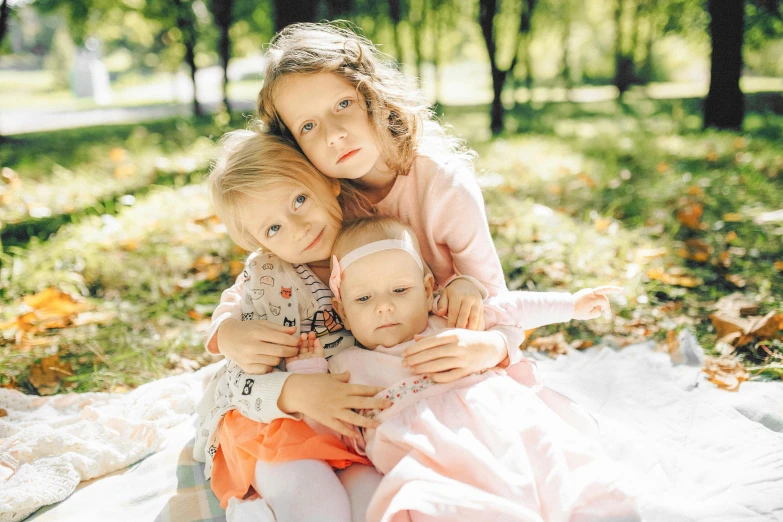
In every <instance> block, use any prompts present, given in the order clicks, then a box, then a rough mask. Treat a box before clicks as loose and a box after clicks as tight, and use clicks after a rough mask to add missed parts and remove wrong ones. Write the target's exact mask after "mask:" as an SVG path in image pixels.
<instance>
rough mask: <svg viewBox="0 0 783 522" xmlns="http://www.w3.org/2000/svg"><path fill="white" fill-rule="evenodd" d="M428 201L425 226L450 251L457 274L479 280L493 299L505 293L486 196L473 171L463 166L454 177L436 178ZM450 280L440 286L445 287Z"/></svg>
mask: <svg viewBox="0 0 783 522" xmlns="http://www.w3.org/2000/svg"><path fill="white" fill-rule="evenodd" d="M426 199H427V201H426V202H425V205H426V207H427V211H426V212H427V215H426V216H425V219H426V221H427V224H426V226H427V228H428V229H429V231H430V232H431V234H432V237H433V239H434V240H435V242H436V243H437V244H439V245H444V246H445V247H447V248H448V250H449V251H450V253H451V256H452V259H453V262H454V272H455V273H456V274H457V275H463V274H464V275H468V276H471V277H474V278H476V279H477V280H478V281H479V282H481V284H483V285H484V286H485V287H486V288H487V290H488V291H489V295H490V296H493V295H497V294H498V293H500V292H501V291H504V290H506V288H507V287H506V280H505V278H504V276H503V268H502V267H501V266H500V259H499V258H498V254H497V251H496V250H495V245H494V244H493V242H492V236H491V235H490V233H489V224H488V222H487V215H486V211H485V209H484V197H483V196H482V195H481V188H480V187H479V185H478V182H476V178H475V176H474V174H473V171H472V169H471V168H469V167H467V166H464V167H460V168H459V169H456V170H455V172H453V174H452V175H448V174H445V173H439V174H438V175H436V176H434V178H433V180H432V184H431V186H430V190H429V191H428V194H427V195H426ZM449 281H450V280H449ZM449 281H439V282H438V283H439V284H441V285H443V286H445V285H446V284H447V283H448V282H449Z"/></svg>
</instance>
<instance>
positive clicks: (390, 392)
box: [287, 217, 639, 521]
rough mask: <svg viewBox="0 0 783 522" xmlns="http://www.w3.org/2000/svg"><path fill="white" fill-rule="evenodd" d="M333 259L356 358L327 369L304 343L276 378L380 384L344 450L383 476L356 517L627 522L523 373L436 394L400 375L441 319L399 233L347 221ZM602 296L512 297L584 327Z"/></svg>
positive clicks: (612, 472)
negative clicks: (324, 377)
mask: <svg viewBox="0 0 783 522" xmlns="http://www.w3.org/2000/svg"><path fill="white" fill-rule="evenodd" d="M333 254H334V255H333V256H332V276H331V279H330V287H331V289H332V292H333V294H334V302H333V304H334V308H335V310H336V311H337V312H338V313H339V315H340V317H341V318H342V320H343V323H344V325H345V327H346V328H348V329H350V330H351V331H352V333H353V335H354V336H355V338H356V340H357V341H358V342H359V343H361V344H362V346H363V347H364V348H360V347H351V348H347V349H345V350H343V351H341V352H340V353H337V354H336V355H333V356H332V357H330V358H329V360H328V362H327V361H326V360H325V358H324V352H323V349H322V347H321V346H320V343H319V342H317V341H316V342H314V343H308V346H305V347H303V348H302V350H301V353H300V355H299V356H298V357H293V358H289V359H288V360H287V368H288V370H289V371H293V372H317V371H323V372H325V371H327V368H328V371H330V372H332V373H341V372H345V371H348V372H350V382H351V383H356V384H363V385H373V386H383V387H384V391H382V392H381V393H380V394H379V395H378V397H383V398H387V399H388V400H389V401H391V403H392V406H391V407H389V408H386V409H384V410H380V409H372V410H362V411H360V413H361V414H362V415H364V416H366V417H368V418H372V419H374V420H376V421H378V422H379V424H378V427H377V428H363V429H360V434H361V436H360V437H357V439H356V440H355V441H352V444H350V445H351V446H353V447H354V449H355V450H356V451H357V452H358V453H360V454H365V455H366V456H367V457H368V458H369V459H370V461H371V462H372V463H373V464H374V465H375V467H376V468H378V470H379V471H381V472H382V473H383V474H384V475H385V476H384V478H383V480H382V482H381V484H380V486H379V487H378V490H377V492H376V494H375V495H374V496H373V498H372V501H371V503H370V506H369V508H368V511H367V520H371V521H381V520H384V521H386V520H477V521H478V520H482V521H483V520H487V519H491V520H495V521H500V520H508V521H512V520H513V521H522V520H531V521H532V520H536V521H538V520H639V516H638V514H637V511H636V506H635V502H634V500H633V497H632V496H631V495H629V494H628V493H626V492H625V491H624V490H623V488H622V487H621V481H620V473H619V471H618V470H616V469H615V466H614V464H613V463H612V462H611V460H609V459H608V457H606V456H605V455H604V454H603V452H602V450H601V448H600V446H599V445H598V444H596V443H595V441H594V440H593V439H591V438H589V437H587V436H586V435H585V434H583V433H582V432H580V431H579V430H578V429H576V428H575V427H574V426H573V425H571V424H569V423H568V422H566V420H565V419H564V416H562V415H561V412H560V411H558V409H557V408H556V407H553V406H552V404H551V403H550V404H547V403H545V402H544V401H542V400H541V399H540V398H539V396H538V395H537V393H536V392H537V389H538V388H539V387H540V381H539V380H538V378H537V376H536V374H535V370H534V368H533V366H532V365H531V364H529V363H528V366H527V371H528V375H527V378H523V379H522V380H523V381H526V382H527V383H528V384H529V385H530V386H527V387H526V386H519V384H518V382H517V381H518V380H519V379H518V378H517V380H514V379H511V378H510V377H509V376H508V375H507V374H506V372H505V371H504V370H502V369H499V368H493V369H490V370H487V371H484V372H480V373H474V374H471V375H468V376H467V377H464V378H461V379H458V380H456V381H453V382H450V383H444V384H440V383H435V382H433V381H432V380H431V379H430V378H428V376H427V375H423V376H421V375H415V374H413V373H412V372H411V371H410V370H409V369H408V368H406V366H405V365H404V363H403V357H404V356H405V355H408V351H409V350H410V349H411V347H412V346H413V345H414V342H415V339H417V336H420V335H437V334H438V332H440V331H444V335H449V334H448V332H446V330H447V328H446V320H445V319H443V318H441V317H438V316H435V315H433V314H431V313H430V312H431V310H432V309H433V301H434V300H435V299H436V297H435V296H434V295H433V286H434V284H433V276H432V274H431V273H430V272H429V270H428V269H427V267H426V265H425V264H424V263H423V262H422V260H421V255H420V253H419V249H418V243H417V240H416V237H415V236H414V235H413V234H412V232H411V231H410V229H409V228H408V227H406V226H405V225H403V224H402V223H399V222H397V221H395V220H393V219H390V218H375V217H374V218H365V219H360V220H357V221H354V222H351V223H349V224H347V225H346V226H345V227H344V228H343V229H342V231H341V232H340V235H339V236H338V237H337V239H336V241H335V245H334V249H333ZM611 291H612V288H611V287H602V288H597V289H585V290H582V291H580V292H577V294H575V295H573V296H572V295H571V294H562V293H532V292H530V293H528V292H516V293H515V299H517V300H518V303H517V305H520V304H521V305H522V307H521V308H520V306H517V309H523V310H524V311H525V317H528V318H529V321H530V323H531V324H537V325H540V324H546V323H550V322H553V320H552V319H554V320H560V321H566V320H570V319H572V318H590V317H594V316H595V315H596V312H600V311H601V310H606V309H608V301H607V299H606V297H605V296H604V295H603V294H604V293H609V292H611ZM547 317H549V318H552V319H549V320H548V319H547ZM507 319H508V318H507V317H505V313H504V312H503V308H502V307H499V306H497V303H494V302H493V298H490V299H488V300H487V301H486V302H485V306H484V322H485V325H486V326H487V327H490V326H492V325H494V324H498V323H499V322H502V321H504V320H507ZM515 322H516V323H518V322H519V321H518V320H516V321H515ZM431 371H433V372H435V371H438V368H432V369H431Z"/></svg>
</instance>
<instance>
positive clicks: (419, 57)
mask: <svg viewBox="0 0 783 522" xmlns="http://www.w3.org/2000/svg"><path fill="white" fill-rule="evenodd" d="M426 10H427V3H426V0H420V2H419V11H418V13H415V14H414V13H413V12H411V16H410V17H409V19H410V23H411V29H412V30H413V51H414V54H415V56H416V76H417V77H418V79H419V85H421V84H422V83H423V81H424V77H423V76H422V73H423V70H422V67H423V65H424V56H423V52H422V49H421V33H422V31H424V24H425V18H424V17H425V13H426ZM411 11H413V10H412V9H411Z"/></svg>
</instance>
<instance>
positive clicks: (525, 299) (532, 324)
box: [484, 285, 622, 330]
mask: <svg viewBox="0 0 783 522" xmlns="http://www.w3.org/2000/svg"><path fill="white" fill-rule="evenodd" d="M620 292H622V288H620V287H617V286H608V285H605V286H599V287H596V288H585V289H582V290H579V291H578V292H576V293H575V294H570V293H568V292H504V293H503V294H501V295H497V296H495V297H490V298H489V299H487V301H486V303H485V308H484V321H485V324H487V325H510V326H517V327H519V328H523V329H525V330H532V329H533V328H538V327H540V326H545V325H548V324H556V323H565V322H568V321H570V320H571V319H578V320H588V319H596V318H598V317H600V316H601V314H602V313H604V312H607V311H609V309H610V306H609V299H608V298H607V297H606V296H607V295H610V294H617V293H620Z"/></svg>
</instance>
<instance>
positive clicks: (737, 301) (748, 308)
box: [715, 292, 759, 316]
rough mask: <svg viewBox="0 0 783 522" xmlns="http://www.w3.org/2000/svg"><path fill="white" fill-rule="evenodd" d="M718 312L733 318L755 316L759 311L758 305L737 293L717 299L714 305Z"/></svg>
mask: <svg viewBox="0 0 783 522" xmlns="http://www.w3.org/2000/svg"><path fill="white" fill-rule="evenodd" d="M715 308H716V309H717V310H718V311H721V312H726V313H728V314H732V315H735V316H741V315H750V314H755V313H756V312H758V311H759V305H758V304H757V303H755V302H753V301H751V300H750V299H748V298H747V297H745V296H744V295H742V294H741V293H739V292H734V293H733V294H729V295H726V296H723V297H721V298H720V299H718V302H717V303H715Z"/></svg>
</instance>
